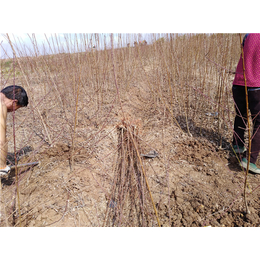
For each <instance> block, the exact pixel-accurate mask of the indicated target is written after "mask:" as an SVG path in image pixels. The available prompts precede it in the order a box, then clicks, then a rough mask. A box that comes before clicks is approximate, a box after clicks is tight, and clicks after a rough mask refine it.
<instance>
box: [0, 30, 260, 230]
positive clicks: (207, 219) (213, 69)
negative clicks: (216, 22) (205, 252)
mask: <svg viewBox="0 0 260 260" xmlns="http://www.w3.org/2000/svg"><path fill="white" fill-rule="evenodd" d="M70 37H71V38H70ZM91 37H93V38H95V43H96V44H95V48H93V43H92V38H91ZM91 37H90V36H86V35H80V36H73V37H72V36H70V35H69V36H67V38H65V43H64V44H62V43H61V40H60V39H58V38H57V36H53V38H52V39H49V41H46V43H45V45H43V46H44V47H45V48H46V53H45V54H42V53H41V54H40V53H39V48H40V44H38V43H37V40H36V39H34V38H33V37H32V43H33V45H32V46H33V48H31V49H26V48H23V45H19V44H18V43H17V42H12V41H11V40H9V44H10V45H12V47H13V51H14V52H15V55H16V56H14V58H13V59H11V58H5V59H1V89H2V88H4V87H5V86H8V85H12V84H14V83H15V84H16V85H21V86H23V87H24V88H25V89H26V91H27V93H28V96H29V105H28V107H27V108H21V109H19V110H17V111H16V112H15V114H14V115H13V114H12V113H9V115H8V120H7V131H8V132H7V137H8V140H9V155H8V160H9V161H8V163H9V164H14V151H16V155H17V159H18V164H23V163H29V162H39V165H36V166H34V167H27V168H18V169H17V172H16V171H15V170H13V171H12V172H11V174H10V176H9V178H8V179H4V178H2V180H1V182H2V194H1V212H0V213H1V216H0V226H25V227H31V226H34V227H45V226H51V227H60V226H63V227H83V226H84V227H85V226H87V227H100V226H123V227H125V226H149V227H156V226H163V227H204V226H213V227H233V226H259V225H260V203H259V201H260V200H259V197H260V191H259V181H260V176H258V175H252V174H249V175H248V179H247V187H246V199H247V204H248V208H249V210H250V213H249V212H246V208H245V196H244V183H245V172H244V171H243V170H242V169H241V167H240V166H239V157H238V156H236V155H235V154H234V152H233V149H232V146H231V141H232V134H233V132H232V131H233V119H234V103H233V99H232V92H231V87H232V82H233V78H234V75H233V74H232V72H234V71H235V69H236V65H237V62H238V60H239V57H240V38H239V35H237V34H211V35H206V34H198V35H195V34H189V35H188V34H187V35H177V34H169V35H148V36H147V35H146V37H147V38H146V39H144V38H142V35H117V38H116V39H115V38H112V37H113V36H111V39H113V45H112V46H111V44H110V46H106V44H105V41H104V39H103V38H102V35H92V36H91ZM144 40H146V41H144ZM134 42H136V44H134ZM90 43H92V44H90ZM128 43H129V45H127V44H128ZM137 43H139V44H137ZM89 46H92V48H90V47H89ZM47 47H48V50H49V52H48V53H47ZM13 128H14V130H15V131H13ZM14 137H15V144H16V147H14V145H13V144H14ZM257 165H258V166H260V164H259V161H258V162H257Z"/></svg>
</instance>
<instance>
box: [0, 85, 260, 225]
mask: <svg viewBox="0 0 260 260" xmlns="http://www.w3.org/2000/svg"><path fill="white" fill-rule="evenodd" d="M147 93H148V90H147V89H145V88H140V90H139V91H135V89H134V88H133V91H132V93H130V94H129V95H128V96H126V97H124V98H123V99H122V104H121V105H122V108H121V105H120V104H117V105H115V104H107V106H106V107H104V113H103V115H104V116H102V117H99V118H97V117H94V116H92V117H91V116H89V115H88V114H87V113H88V109H89V108H88V107H86V111H85V110H82V111H81V113H80V114H79V123H78V127H77V132H76V142H75V148H74V162H75V164H74V166H72V165H71V163H70V158H71V149H72V148H71V146H70V145H69V144H68V143H67V142H66V141H64V140H65V139H64V138H63V137H64V135H66V131H65V132H64V133H62V134H63V135H62V134H61V135H62V136H61V138H57V139H56V140H54V141H53V144H52V145H50V144H49V143H48V140H46V139H44V138H43V136H42V135H40V134H39V133H40V131H38V132H37V129H40V124H38V128H37V125H35V124H34V130H35V131H32V124H33V122H32V120H33V119H32V118H31V117H29V111H27V112H22V110H21V112H20V113H28V114H25V116H26V115H27V116H28V118H27V119H28V120H27V122H26V123H25V124H24V125H23V126H22V127H21V129H20V130H19V131H18V133H17V142H18V144H24V143H23V138H25V136H26V133H30V134H31V137H30V139H31V143H30V145H28V146H26V148H25V147H23V151H24V152H23V153H22V152H21V155H20V159H19V163H26V162H33V161H39V162H40V164H39V165H38V166H35V167H32V168H28V169H26V168H23V169H22V170H19V176H20V178H19V203H20V206H17V205H18V198H17V193H16V187H17V186H16V184H15V173H14V171H12V173H11V175H10V176H9V178H8V179H7V180H6V179H2V183H3V195H4V201H5V205H6V209H5V211H6V213H5V214H6V216H7V222H8V225H10V226H12V225H14V226H19V225H21V226H26V227H32V226H34V227H42V226H51V227H74V226H76V227H83V226H88V227H97V226H106V225H107V224H106V223H107V222H106V221H105V217H106V212H107V210H111V208H113V207H111V204H110V203H109V199H108V198H109V195H110V193H111V187H112V181H113V176H114V174H115V170H114V169H115V165H116V162H117V160H118V154H117V150H118V134H117V125H118V124H120V122H121V119H122V109H123V111H124V113H125V114H127V115H128V117H129V118H133V119H135V120H136V121H138V122H140V124H139V128H140V131H139V136H138V138H139V140H140V151H141V153H144V154H145V153H148V152H149V151H151V150H153V151H156V152H157V153H158V155H159V156H158V157H155V158H144V157H143V159H142V160H143V165H144V169H145V171H146V174H147V177H148V182H149V185H150V189H151V193H152V196H153V199H154V202H155V205H156V209H157V211H158V217H159V219H160V224H161V226H163V227H204V226H212V227H235V226H240V227H242V226H245V227H255V226H259V225H260V217H259V216H260V204H259V201H260V200H259V197H260V192H259V189H258V187H259V181H260V176H258V175H253V174H249V176H248V188H247V192H248V193H247V200H248V206H249V209H250V214H248V213H246V212H245V204H244V198H243V187H244V180H245V176H244V172H243V171H242V170H241V168H240V167H239V164H238V161H237V158H236V156H235V155H234V154H233V152H232V149H231V147H230V145H229V143H228V141H226V140H223V142H222V147H219V137H218V136H217V135H216V133H214V132H211V131H208V130H206V129H199V128H198V127H196V126H195V124H194V123H193V122H192V119H190V121H189V125H190V134H189V133H187V131H186V127H185V124H184V122H183V121H182V120H181V119H177V120H178V122H179V124H180V126H181V129H180V128H179V127H178V126H177V125H176V124H175V123H172V121H171V114H170V113H169V111H167V110H159V109H158V110H156V109H153V108H152V107H149V105H148V106H146V107H144V106H143V105H141V104H142V102H144V100H145V98H146V96H147V95H148V94H147ZM84 111H85V112H84ZM9 119H10V120H9V125H8V127H9V128H11V127H10V126H11V123H10V121H11V118H9ZM48 120H49V121H48V122H49V124H50V125H51V122H52V120H53V121H55V120H58V117H55V116H54V117H53V118H49V119H48ZM214 120H215V119H214ZM10 131H11V130H10ZM26 138H27V136H26ZM258 165H259V164H258ZM72 167H74V168H73V169H72ZM19 207H20V212H19ZM2 212H3V211H2ZM19 214H20V215H19ZM1 221H2V222H1V226H4V225H5V224H6V222H5V221H4V218H1ZM20 221H21V222H20ZM148 226H157V222H156V219H155V217H154V216H152V217H151V222H150V223H149V224H148Z"/></svg>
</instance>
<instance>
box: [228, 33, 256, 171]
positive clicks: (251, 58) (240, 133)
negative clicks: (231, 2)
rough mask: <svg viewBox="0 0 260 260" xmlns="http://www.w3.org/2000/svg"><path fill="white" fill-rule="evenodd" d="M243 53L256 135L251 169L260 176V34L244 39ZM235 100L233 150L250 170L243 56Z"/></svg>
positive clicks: (254, 135) (238, 70)
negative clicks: (247, 152)
mask: <svg viewBox="0 0 260 260" xmlns="http://www.w3.org/2000/svg"><path fill="white" fill-rule="evenodd" d="M243 52H244V64H245V77H246V85H247V92H248V104H249V109H250V112H251V118H252V121H253V134H252V137H251V140H252V143H251V156H250V163H249V170H250V171H251V172H253V173H256V174H260V169H259V168H258V167H257V166H256V161H257V157H258V154H259V152H260V129H259V128H260V34H259V33H252V34H251V33H250V34H246V35H245V37H244V39H243ZM232 92H233V98H234V102H235V109H236V116H235V121H234V134H233V142H232V144H233V147H234V150H235V152H236V153H240V154H242V160H241V166H242V167H243V168H245V169H246V168H247V156H246V148H245V145H244V144H245V130H246V129H247V110H246V92H245V79H244V73H243V60H242V55H241V57H240V60H239V62H238V65H237V69H236V75H235V78H234V81H233V88H232Z"/></svg>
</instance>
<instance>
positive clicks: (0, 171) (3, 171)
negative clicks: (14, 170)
mask: <svg viewBox="0 0 260 260" xmlns="http://www.w3.org/2000/svg"><path fill="white" fill-rule="evenodd" d="M10 171H11V168H10V167H9V166H6V167H5V168H4V169H0V177H5V176H7V175H8V173H10Z"/></svg>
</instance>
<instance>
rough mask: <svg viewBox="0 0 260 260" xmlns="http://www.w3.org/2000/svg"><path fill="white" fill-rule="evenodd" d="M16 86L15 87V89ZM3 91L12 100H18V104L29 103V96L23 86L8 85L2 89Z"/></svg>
mask: <svg viewBox="0 0 260 260" xmlns="http://www.w3.org/2000/svg"><path fill="white" fill-rule="evenodd" d="M14 88H15V89H14ZM1 93H3V94H4V95H5V96H6V97H7V98H9V99H11V100H15V99H16V100H17V101H18V102H17V105H19V106H22V107H26V106H27V105H28V96H27V93H26V91H25V90H24V88H22V87H21V86H16V85H12V86H8V87H5V88H4V89H2V90H1Z"/></svg>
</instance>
